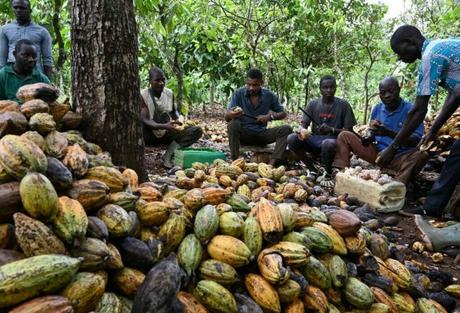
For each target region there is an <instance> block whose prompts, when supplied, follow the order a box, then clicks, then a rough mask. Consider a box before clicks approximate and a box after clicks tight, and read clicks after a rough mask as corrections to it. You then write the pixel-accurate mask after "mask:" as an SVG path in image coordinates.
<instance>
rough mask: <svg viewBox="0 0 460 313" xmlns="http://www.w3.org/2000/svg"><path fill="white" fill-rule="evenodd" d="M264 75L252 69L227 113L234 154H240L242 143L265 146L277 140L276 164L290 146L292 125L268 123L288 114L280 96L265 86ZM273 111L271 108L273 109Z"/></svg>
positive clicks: (233, 157) (236, 92)
mask: <svg viewBox="0 0 460 313" xmlns="http://www.w3.org/2000/svg"><path fill="white" fill-rule="evenodd" d="M263 82H264V81H263V75H262V72H261V71H260V70H258V69H250V70H249V71H248V73H247V76H246V87H242V88H240V89H238V90H236V91H235V93H234V94H233V97H232V99H231V101H230V104H229V105H228V110H227V112H226V113H225V120H226V121H227V122H228V125H227V132H228V140H229V144H230V151H231V157H232V159H233V160H236V159H237V158H239V154H240V144H244V145H257V146H265V145H267V144H270V143H273V142H276V145H275V151H274V152H273V154H272V155H271V157H270V164H272V165H276V164H277V163H279V162H280V161H281V159H282V156H283V152H284V151H285V150H286V145H287V136H288V135H289V134H290V133H291V132H292V128H291V126H288V125H284V126H278V127H273V128H267V123H268V122H269V121H273V120H281V119H284V118H285V117H286V112H284V108H283V107H282V106H281V105H280V103H279V101H278V97H277V96H276V95H275V94H274V93H273V92H271V91H270V90H268V89H265V88H262V85H263ZM270 111H271V112H270Z"/></svg>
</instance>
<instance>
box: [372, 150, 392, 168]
mask: <svg viewBox="0 0 460 313" xmlns="http://www.w3.org/2000/svg"><path fill="white" fill-rule="evenodd" d="M395 154H396V151H395V150H394V149H393V148H392V147H391V146H389V147H386V148H385V149H383V150H382V151H380V153H379V154H378V155H377V159H376V160H375V163H376V164H377V165H379V166H381V167H385V166H386V165H388V164H389V163H390V162H391V161H392V160H393V158H394V157H395Z"/></svg>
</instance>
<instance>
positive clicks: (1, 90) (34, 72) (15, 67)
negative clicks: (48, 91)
mask: <svg viewBox="0 0 460 313" xmlns="http://www.w3.org/2000/svg"><path fill="white" fill-rule="evenodd" d="M13 55H14V57H15V60H16V61H15V62H14V63H12V64H8V65H6V66H4V67H2V68H1V69H0V100H13V101H18V102H19V100H18V99H17V98H16V92H17V91H18V89H19V88H20V87H22V86H24V85H29V84H35V83H47V84H49V83H50V81H49V79H48V77H46V76H45V75H44V74H43V73H42V72H40V71H39V70H38V69H37V68H36V67H35V64H36V59H37V52H36V48H35V45H34V44H33V43H32V42H31V41H30V40H27V39H21V40H19V41H18V42H16V46H15V48H14V51H13Z"/></svg>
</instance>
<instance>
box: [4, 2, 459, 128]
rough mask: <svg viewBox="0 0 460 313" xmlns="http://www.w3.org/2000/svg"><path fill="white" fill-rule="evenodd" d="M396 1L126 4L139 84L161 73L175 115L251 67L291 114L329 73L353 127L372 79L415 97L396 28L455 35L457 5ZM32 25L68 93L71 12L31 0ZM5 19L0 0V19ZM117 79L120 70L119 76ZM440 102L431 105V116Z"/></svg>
mask: <svg viewBox="0 0 460 313" xmlns="http://www.w3.org/2000/svg"><path fill="white" fill-rule="evenodd" d="M391 1H401V2H403V1H404V8H405V11H404V12H403V14H402V15H401V16H398V17H396V18H389V17H388V16H389V15H390V14H387V13H388V12H387V11H388V7H387V6H386V5H384V4H380V3H370V2H369V1H366V0H135V1H134V2H135V13H136V21H137V27H138V42H139V67H140V78H141V86H142V87H146V86H147V84H148V81H147V71H148V69H149V68H151V67H152V66H158V67H160V68H163V69H164V70H165V72H166V76H167V78H168V81H167V86H168V87H169V88H171V89H173V91H174V92H175V94H176V99H177V102H178V104H179V106H180V108H181V110H182V112H183V113H185V114H187V112H188V111H189V110H190V108H191V107H196V106H198V107H199V109H202V110H206V108H207V106H208V104H209V103H213V104H217V105H221V106H222V108H224V107H225V106H226V104H227V102H228V100H229V97H230V96H231V93H232V92H233V90H234V89H236V88H238V87H240V86H242V85H244V83H245V81H244V77H245V72H246V71H247V69H248V68H250V67H252V66H257V67H258V68H260V69H261V70H262V71H263V72H264V73H265V84H266V86H267V87H268V88H270V89H272V90H273V91H274V92H276V93H277V94H278V95H279V97H280V99H281V100H282V102H283V103H284V105H285V106H286V107H287V108H288V110H289V111H290V112H297V106H298V105H300V106H304V105H305V103H307V102H308V101H309V100H311V99H312V98H314V97H317V96H318V95H319V88H318V83H319V79H320V77H321V76H322V75H325V74H331V75H334V76H336V77H337V82H338V90H337V94H336V95H337V96H339V97H342V98H345V99H347V100H348V101H349V102H350V103H351V105H352V107H353V109H354V112H355V114H356V116H357V118H358V119H359V122H361V123H363V122H366V121H367V119H368V116H369V111H370V108H371V107H372V105H373V104H375V103H377V102H378V100H379V99H378V93H377V92H378V83H379V81H380V80H381V79H382V78H383V77H385V76H388V75H394V76H396V77H398V78H399V80H400V81H401V83H402V87H403V88H402V96H403V97H405V98H406V99H408V100H413V99H414V89H415V88H414V86H415V84H416V78H417V77H416V64H411V65H407V66H406V65H405V64H402V63H400V62H398V61H397V58H396V55H395V54H394V53H393V52H392V51H391V49H390V46H389V38H390V36H391V34H392V32H393V30H394V29H395V27H397V26H398V25H401V24H413V25H416V26H418V27H419V28H420V29H421V31H422V32H423V33H424V34H425V35H426V36H427V37H428V38H446V37H458V36H459V33H460V19H459V18H458V17H459V16H460V3H459V1H458V0H391ZM30 2H31V5H32V7H33V12H32V16H33V20H34V21H35V22H36V23H39V24H41V25H43V26H45V27H46V28H48V30H49V31H50V34H51V36H52V37H53V44H54V49H53V54H54V61H55V66H56V74H55V76H54V83H55V84H56V85H58V86H59V87H60V88H61V90H63V91H64V92H65V93H66V94H70V89H71V79H72V78H71V62H72V60H71V58H70V52H71V40H70V38H71V34H70V32H71V25H70V24H71V23H70V19H71V10H70V8H69V6H70V3H69V1H67V0H54V1H52V0H30ZM12 19H14V15H13V13H12V10H11V6H10V1H9V0H0V22H1V24H2V25H3V24H5V23H6V22H8V21H10V20H12ZM120 75H122V73H120ZM444 97H445V94H444V93H442V92H441V93H440V94H439V95H437V97H435V98H434V101H432V103H431V105H432V110H436V109H437V108H438V107H439V105H440V104H441V103H442V101H443V99H444Z"/></svg>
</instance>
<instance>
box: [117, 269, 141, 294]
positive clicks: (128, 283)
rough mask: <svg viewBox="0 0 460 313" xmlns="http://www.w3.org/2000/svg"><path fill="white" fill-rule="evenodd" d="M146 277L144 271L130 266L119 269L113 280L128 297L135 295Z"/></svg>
mask: <svg viewBox="0 0 460 313" xmlns="http://www.w3.org/2000/svg"><path fill="white" fill-rule="evenodd" d="M144 279H145V275H144V273H142V272H141V271H139V270H136V269H134V268H130V267H124V268H122V269H120V270H118V271H117V272H116V273H115V275H114V276H113V281H114V282H115V285H116V286H117V288H118V289H119V290H120V291H121V292H122V293H123V294H124V295H125V296H128V297H134V296H135V295H136V292H137V289H139V287H140V286H141V284H142V282H143V281H144Z"/></svg>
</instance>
